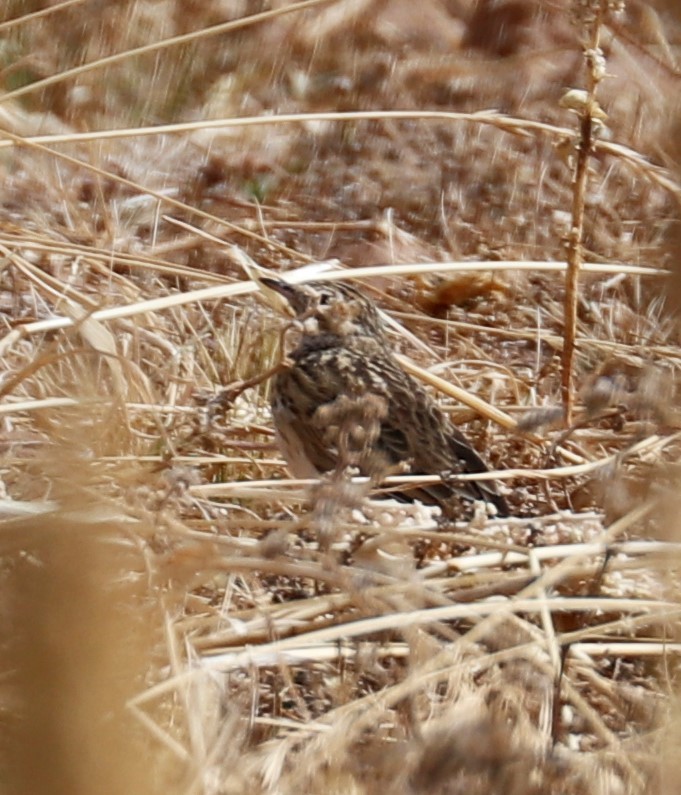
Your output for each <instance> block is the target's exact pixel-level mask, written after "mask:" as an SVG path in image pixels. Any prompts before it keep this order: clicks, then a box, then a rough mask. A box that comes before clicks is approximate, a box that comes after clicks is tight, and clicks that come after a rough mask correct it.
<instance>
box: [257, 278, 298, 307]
mask: <svg viewBox="0 0 681 795" xmlns="http://www.w3.org/2000/svg"><path fill="white" fill-rule="evenodd" d="M258 284H259V285H260V289H261V292H262V294H263V296H264V298H265V300H266V301H267V303H268V304H269V305H270V306H271V307H272V308H273V309H276V310H277V311H279V312H282V313H283V314H293V305H292V304H293V297H294V296H295V288H294V287H293V285H292V284H289V283H288V282H285V281H283V280H282V279H272V278H270V277H269V276H260V277H258ZM282 298H283V299H284V300H283V301H282Z"/></svg>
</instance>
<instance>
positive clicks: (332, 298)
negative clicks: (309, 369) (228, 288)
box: [261, 278, 383, 339]
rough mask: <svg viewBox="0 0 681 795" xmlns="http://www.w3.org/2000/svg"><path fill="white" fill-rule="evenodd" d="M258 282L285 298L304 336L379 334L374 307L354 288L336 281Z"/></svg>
mask: <svg viewBox="0 0 681 795" xmlns="http://www.w3.org/2000/svg"><path fill="white" fill-rule="evenodd" d="M261 281H262V282H263V283H264V284H265V286H267V287H269V288H270V289H271V290H274V291H275V292H277V293H279V295H281V296H283V297H284V298H285V299H286V301H287V302H288V305H289V306H290V308H291V310H292V311H293V313H294V315H295V316H296V318H297V319H298V320H299V321H301V323H302V324H303V331H304V333H305V334H306V335H308V336H317V335H323V334H330V335H333V336H337V337H350V336H355V335H357V336H376V337H378V338H379V339H380V338H382V337H383V330H382V324H381V319H380V317H379V314H378V310H377V309H376V307H375V306H374V304H373V303H372V302H371V301H370V300H369V299H368V298H366V297H365V296H364V295H362V293H361V292H360V291H359V290H357V289H356V288H355V287H350V286H349V285H347V284H341V283H340V282H308V283H307V284H290V283H289V282H285V281H282V280H281V279H270V278H262V279H261Z"/></svg>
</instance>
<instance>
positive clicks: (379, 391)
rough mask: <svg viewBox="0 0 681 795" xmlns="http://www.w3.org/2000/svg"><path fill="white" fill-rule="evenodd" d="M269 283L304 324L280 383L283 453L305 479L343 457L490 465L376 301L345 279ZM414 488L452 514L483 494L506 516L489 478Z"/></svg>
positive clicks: (389, 463) (466, 468) (435, 469)
mask: <svg viewBox="0 0 681 795" xmlns="http://www.w3.org/2000/svg"><path fill="white" fill-rule="evenodd" d="M263 281H264V282H265V284H266V285H267V286H268V287H270V288H271V289H273V290H275V291H276V292H278V293H279V294H280V295H282V296H284V298H286V300H287V301H288V303H289V304H290V306H291V308H292V309H293V311H294V313H295V315H296V316H297V318H298V320H299V321H300V322H301V324H302V336H301V339H300V341H299V343H298V345H297V347H296V348H295V349H294V350H293V351H292V352H291V353H289V359H290V361H291V365H290V366H289V367H286V368H284V369H283V370H282V371H281V372H280V373H278V374H277V376H276V377H275V381H274V385H273V390H272V391H273V395H272V414H273V417H274V423H275V427H276V429H277V434H278V437H279V440H280V444H281V447H282V452H283V453H284V455H285V457H286V459H287V461H288V463H289V466H290V468H291V470H292V471H293V473H294V474H295V475H296V476H297V477H315V476H317V475H318V474H321V473H323V472H328V471H331V470H333V469H334V468H335V467H336V466H337V464H338V461H339V457H341V458H342V457H343V456H345V457H346V458H347V457H350V458H352V459H353V460H352V461H351V463H353V464H355V465H357V466H358V468H359V469H360V471H362V472H363V474H367V475H376V472H377V471H378V470H379V469H381V468H382V470H383V474H384V473H385V471H386V470H387V469H388V468H389V467H392V468H395V467H398V466H399V465H403V466H404V467H405V468H406V471H408V472H410V473H413V474H426V475H429V474H437V475H447V474H452V475H454V474H461V473H476V472H477V473H480V472H486V471H488V468H487V466H486V464H485V463H484V461H483V460H482V458H481V457H480V456H479V455H478V453H477V452H476V451H475V449H474V448H473V447H472V446H471V444H470V442H469V441H468V440H467V439H466V437H465V436H464V435H463V434H462V433H461V432H460V431H459V430H458V429H457V428H456V427H454V425H453V424H452V423H451V421H450V420H449V418H448V417H447V416H446V415H445V414H444V413H443V412H442V411H441V409H440V408H439V407H438V405H437V403H436V402H435V401H434V400H433V398H432V397H431V396H430V395H429V394H428V392H427V391H426V390H425V389H424V387H423V386H422V385H421V384H420V383H418V382H417V381H415V380H414V379H413V378H412V377H411V376H410V375H408V374H407V373H406V372H405V371H404V370H403V369H402V368H401V367H400V365H399V364H398V362H397V360H396V359H395V358H394V356H393V355H392V352H391V349H390V345H389V342H388V339H387V337H386V335H385V334H384V332H383V329H382V324H381V321H380V317H379V315H378V312H377V310H376V307H375V306H374V304H373V303H372V302H371V301H370V300H369V299H367V298H366V297H365V296H364V295H362V294H361V293H360V292H359V291H358V290H357V289H355V288H353V287H349V286H348V285H345V284H340V283H338V282H335V283H333V284H332V283H326V282H310V283H308V284H305V285H291V284H288V283H287V282H283V281H279V280H277V279H264V280H263ZM367 434H368V436H367ZM362 446H363V447H364V448H367V449H364V450H362V449H360V448H361V447H362ZM371 470H373V471H371ZM409 494H410V495H411V496H415V497H417V498H418V499H421V500H422V501H423V502H426V503H435V504H439V505H440V506H442V508H443V510H444V511H445V512H446V513H447V514H448V515H450V516H456V517H461V516H463V515H465V514H466V511H467V504H470V502H471V501H472V500H481V499H484V500H486V501H487V502H490V503H492V504H494V505H495V506H496V509H497V512H498V513H499V514H502V515H506V514H508V506H507V504H506V500H505V499H504V498H503V496H501V495H500V494H499V493H498V491H497V489H496V486H495V484H494V483H493V482H491V481H480V482H472V481H471V482H467V483H450V482H442V483H440V484H436V485H433V486H427V487H420V488H419V489H418V490H415V491H412V492H409Z"/></svg>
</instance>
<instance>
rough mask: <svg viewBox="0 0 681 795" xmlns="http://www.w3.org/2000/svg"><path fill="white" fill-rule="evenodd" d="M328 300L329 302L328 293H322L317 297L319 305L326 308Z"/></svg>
mask: <svg viewBox="0 0 681 795" xmlns="http://www.w3.org/2000/svg"><path fill="white" fill-rule="evenodd" d="M330 300H331V296H330V295H329V293H322V294H321V295H320V296H319V303H320V304H321V305H322V306H326V305H327V304H328V303H329V301H330Z"/></svg>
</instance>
